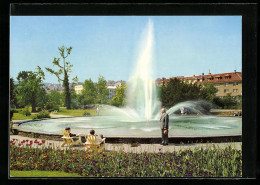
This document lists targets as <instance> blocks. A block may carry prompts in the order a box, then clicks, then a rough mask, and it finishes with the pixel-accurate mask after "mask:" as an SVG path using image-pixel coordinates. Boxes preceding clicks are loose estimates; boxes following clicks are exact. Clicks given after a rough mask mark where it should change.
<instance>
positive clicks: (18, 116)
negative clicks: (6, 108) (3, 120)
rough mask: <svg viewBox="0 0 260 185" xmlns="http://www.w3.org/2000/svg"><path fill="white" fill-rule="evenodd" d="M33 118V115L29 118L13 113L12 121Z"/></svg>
mask: <svg viewBox="0 0 260 185" xmlns="http://www.w3.org/2000/svg"><path fill="white" fill-rule="evenodd" d="M33 116H34V115H33V114H31V115H30V116H25V115H23V114H20V113H14V114H13V118H12V120H25V119H33Z"/></svg>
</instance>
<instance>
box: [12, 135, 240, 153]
mask: <svg viewBox="0 0 260 185" xmlns="http://www.w3.org/2000/svg"><path fill="white" fill-rule="evenodd" d="M12 139H18V140H19V141H22V140H27V139H28V140H29V141H30V140H31V141H34V140H35V139H34V138H29V137H23V136H20V135H11V136H10V141H11V140H12ZM37 140H38V141H41V139H37ZM45 141H46V142H45V144H44V145H45V146H53V147H54V148H60V149H66V148H67V147H66V146H65V147H61V144H62V141H53V140H45ZM50 143H51V145H50ZM35 145H36V144H35ZM228 145H231V146H232V147H233V148H236V149H238V150H241V149H242V148H241V147H242V143H241V142H235V143H215V146H216V147H217V148H218V147H220V148H224V147H226V146H228ZM209 146H212V145H211V144H207V143H201V144H182V145H181V144H172V143H170V144H169V145H167V146H162V145H160V144H140V145H138V146H136V147H131V144H121V143H120V144H115V143H106V151H119V150H123V151H125V152H134V153H141V152H148V153H150V152H156V153H158V152H163V153H165V152H167V151H168V152H173V151H179V150H185V149H191V150H194V149H195V148H196V147H199V148H201V147H202V148H206V147H209ZM72 148H73V149H79V150H85V149H86V147H85V146H75V147H72Z"/></svg>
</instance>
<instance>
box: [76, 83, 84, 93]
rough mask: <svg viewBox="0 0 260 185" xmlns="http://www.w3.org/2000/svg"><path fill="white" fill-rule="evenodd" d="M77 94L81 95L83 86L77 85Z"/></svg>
mask: <svg viewBox="0 0 260 185" xmlns="http://www.w3.org/2000/svg"><path fill="white" fill-rule="evenodd" d="M74 89H75V92H76V94H81V93H82V90H83V85H75V86H74Z"/></svg>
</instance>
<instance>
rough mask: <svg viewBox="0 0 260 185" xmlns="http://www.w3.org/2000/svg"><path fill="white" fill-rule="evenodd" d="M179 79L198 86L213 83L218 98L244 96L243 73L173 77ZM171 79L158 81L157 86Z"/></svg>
mask: <svg viewBox="0 0 260 185" xmlns="http://www.w3.org/2000/svg"><path fill="white" fill-rule="evenodd" d="M172 78H177V79H180V80H183V81H186V82H188V83H197V84H205V83H213V84H214V86H215V87H216V88H217V89H218V92H217V94H216V96H218V97H220V98H223V97H224V96H227V94H228V93H230V94H231V96H232V97H233V98H238V97H239V96H242V73H241V72H236V70H235V71H234V72H231V73H219V74H211V73H210V72H209V73H208V74H207V75H204V73H202V74H201V75H198V76H195V75H193V76H189V77H184V76H177V77H172ZM169 80H170V79H165V78H162V79H157V80H156V83H157V84H162V83H167V82H168V81H169Z"/></svg>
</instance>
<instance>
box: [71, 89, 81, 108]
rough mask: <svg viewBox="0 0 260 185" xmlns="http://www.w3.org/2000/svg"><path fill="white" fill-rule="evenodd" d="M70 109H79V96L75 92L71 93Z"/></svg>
mask: <svg viewBox="0 0 260 185" xmlns="http://www.w3.org/2000/svg"><path fill="white" fill-rule="evenodd" d="M71 108H72V109H79V108H80V103H79V95H77V94H76V93H75V91H72V92H71Z"/></svg>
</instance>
